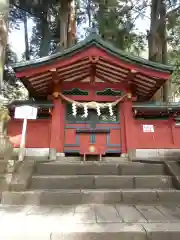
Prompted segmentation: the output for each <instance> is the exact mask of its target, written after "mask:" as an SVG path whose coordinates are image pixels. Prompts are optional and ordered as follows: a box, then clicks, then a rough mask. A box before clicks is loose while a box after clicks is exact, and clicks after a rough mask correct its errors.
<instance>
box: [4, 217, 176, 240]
mask: <svg viewBox="0 0 180 240" xmlns="http://www.w3.org/2000/svg"><path fill="white" fill-rule="evenodd" d="M44 222H45V223H47V220H46V221H44ZM44 222H43V221H42V222H40V223H41V225H40V226H38V228H37V225H36V226H34V225H33V227H31V226H32V224H30V225H29V226H27V225H26V226H25V225H24V223H22V222H21V223H22V225H21V229H20V226H18V225H15V226H17V227H16V228H17V229H18V231H17V230H15V228H14V227H13V230H11V231H8V230H7V228H5V229H6V231H5V229H4V228H3V230H2V231H1V232H0V238H1V239H3V240H24V239H26V240H32V239H33V240H39V239H43V240H61V239H62V240H91V239H97V240H109V239H110V240H119V239H121V240H159V239H163V240H170V239H173V240H179V239H180V229H179V223H159V224H157V223H144V224H127V223H102V224H97V223H95V224H92V223H86V224H84V223H77V224H75V223H74V224H72V223H71V222H70V223H69V224H70V226H71V224H72V226H71V227H69V224H68V222H66V224H65V223H63V222H62V221H61V222H60V223H59V224H57V222H55V221H53V222H51V223H50V224H48V223H47V226H46V227H45V226H44V224H45V223H44ZM52 223H53V224H54V225H53V226H52ZM6 224H7V223H6ZM13 225H14V224H13ZM49 225H50V226H49ZM3 226H5V224H3ZM22 226H23V227H24V228H25V229H26V230H24V229H23V228H22ZM43 228H44V230H43Z"/></svg>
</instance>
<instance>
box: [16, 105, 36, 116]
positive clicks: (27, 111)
mask: <svg viewBox="0 0 180 240" xmlns="http://www.w3.org/2000/svg"><path fill="white" fill-rule="evenodd" d="M14 118H16V119H36V118H37V108H35V107H31V106H21V107H16V108H15V114H14Z"/></svg>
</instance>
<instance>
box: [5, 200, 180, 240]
mask: <svg viewBox="0 0 180 240" xmlns="http://www.w3.org/2000/svg"><path fill="white" fill-rule="evenodd" d="M0 212H1V216H0V218H1V231H0V239H2V240H11V239H12V240H24V239H26V240H32V239H33V240H39V239H40V240H60V239H63V240H64V239H65V240H77V239H78V240H90V239H99V240H109V239H110V240H117V239H118V240H119V239H122V240H159V239H161V238H162V239H163V240H170V239H173V240H179V239H180V228H179V226H180V225H179V224H180V208H179V206H174V205H171V206H170V207H169V206H168V207H165V206H163V205H162V206H158V207H155V206H153V205H134V206H129V205H119V204H118V205H108V204H106V205H102V204H90V205H74V206H7V205H0ZM37 222H38V224H37ZM9 226H11V229H10V230H9Z"/></svg>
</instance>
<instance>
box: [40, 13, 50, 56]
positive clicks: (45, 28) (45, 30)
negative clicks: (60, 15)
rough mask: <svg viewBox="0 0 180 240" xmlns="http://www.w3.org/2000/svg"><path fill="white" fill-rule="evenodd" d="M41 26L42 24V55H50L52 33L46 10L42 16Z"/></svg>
mask: <svg viewBox="0 0 180 240" xmlns="http://www.w3.org/2000/svg"><path fill="white" fill-rule="evenodd" d="M41 26H42V29H41V31H42V39H41V46H40V54H39V55H40V57H45V56H48V54H49V50H50V41H51V34H50V30H49V21H48V13H47V12H44V13H43V17H42V18H41Z"/></svg>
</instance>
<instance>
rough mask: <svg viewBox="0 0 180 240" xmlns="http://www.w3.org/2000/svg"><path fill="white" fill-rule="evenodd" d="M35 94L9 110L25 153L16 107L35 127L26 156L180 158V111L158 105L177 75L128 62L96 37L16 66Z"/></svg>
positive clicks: (14, 137) (11, 129)
mask: <svg viewBox="0 0 180 240" xmlns="http://www.w3.org/2000/svg"><path fill="white" fill-rule="evenodd" d="M13 69H14V71H15V73H16V77H17V78H19V79H20V80H21V81H22V83H23V84H24V86H25V87H26V88H27V90H28V92H29V100H28V101H15V102H13V103H11V104H10V105H9V110H10V113H11V116H12V118H11V121H10V122H9V125H8V135H9V137H10V140H11V142H12V143H13V145H14V148H15V151H18V148H19V146H20V141H21V131H22V120H17V119H14V118H13V116H14V109H15V107H16V106H22V105H31V106H35V107H37V108H38V116H37V119H36V120H28V126H27V135H26V155H27V156H34V155H36V156H37V155H39V156H49V157H50V159H51V158H52V156H64V155H71V156H72V155H82V156H85V155H86V156H88V155H96V156H106V155H112V156H130V157H156V156H160V155H162V156H164V155H171V154H172V155H174V154H179V152H180V150H179V149H180V137H179V136H180V127H179V126H180V124H179V123H180V122H179V120H180V117H179V116H180V105H179V104H177V103H174V104H172V103H171V104H169V105H168V104H163V103H156V102H153V101H152V97H153V96H154V94H155V93H156V92H157V90H159V89H160V88H161V87H162V86H163V85H164V83H165V82H166V81H169V80H170V78H171V74H172V72H173V68H172V67H171V66H166V65H162V64H158V63H155V62H150V61H148V60H145V59H143V58H139V57H135V56H132V55H128V54H126V53H124V52H122V51H120V50H119V49H117V48H115V47H113V46H112V45H110V44H109V43H107V42H105V41H104V40H102V39H101V38H100V36H98V35H97V34H95V33H91V35H90V36H89V37H87V38H86V39H85V40H84V41H82V42H80V43H78V44H76V45H75V46H73V47H71V48H69V49H66V50H64V51H62V52H59V53H56V54H54V55H51V56H47V57H43V58H40V59H38V60H30V61H27V62H20V63H18V64H16V65H14V66H13Z"/></svg>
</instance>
